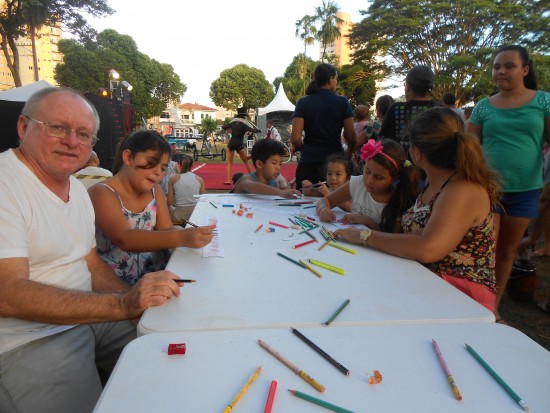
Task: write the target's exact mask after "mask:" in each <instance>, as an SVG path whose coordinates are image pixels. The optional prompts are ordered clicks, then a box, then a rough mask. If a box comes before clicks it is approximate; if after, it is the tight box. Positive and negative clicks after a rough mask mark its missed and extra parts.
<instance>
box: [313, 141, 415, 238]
mask: <svg viewBox="0 0 550 413" xmlns="http://www.w3.org/2000/svg"><path fill="white" fill-rule="evenodd" d="M361 159H362V160H363V161H364V162H365V166H364V168H363V175H360V176H352V177H351V178H350V180H349V182H347V183H346V184H345V185H343V186H341V187H340V188H338V189H336V190H335V191H334V192H333V193H331V194H330V195H328V196H326V197H325V198H324V199H322V200H320V201H319V202H318V203H317V214H318V215H319V218H320V219H321V221H324V222H333V221H335V220H336V214H335V213H334V211H332V208H333V207H335V206H337V205H341V204H342V203H344V202H346V201H349V200H351V204H352V212H351V213H349V214H346V215H344V216H343V217H342V218H341V219H340V222H342V223H344V224H363V225H366V226H368V227H369V228H372V229H376V230H380V231H384V232H398V231H399V229H400V218H401V215H402V214H403V212H404V211H406V210H407V209H408V208H409V207H410V206H411V205H412V204H413V203H414V201H415V199H416V197H417V196H418V193H419V188H420V187H419V179H420V178H419V173H418V170H417V168H416V167H415V166H413V165H412V164H411V163H410V161H408V160H407V156H406V154H405V151H404V149H403V147H402V146H401V145H399V144H398V143H396V142H394V141H393V140H390V139H386V140H382V141H375V140H374V139H369V140H368V142H367V143H365V144H364V145H363V146H362V148H361Z"/></svg>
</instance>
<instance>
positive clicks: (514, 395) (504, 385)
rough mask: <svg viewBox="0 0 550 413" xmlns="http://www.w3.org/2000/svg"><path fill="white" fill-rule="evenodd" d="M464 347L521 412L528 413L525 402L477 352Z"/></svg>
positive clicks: (467, 346) (469, 347)
mask: <svg viewBox="0 0 550 413" xmlns="http://www.w3.org/2000/svg"><path fill="white" fill-rule="evenodd" d="M465 346H466V349H467V350H468V352H469V353H470V354H471V355H472V356H473V357H474V358H475V359H476V360H477V361H478V363H479V364H481V365H482V366H483V368H484V369H485V370H487V372H488V373H489V374H490V375H491V376H492V377H493V379H495V380H496V381H497V382H498V384H500V385H501V387H502V388H503V389H504V390H506V393H508V394H509V395H510V396H511V397H512V399H514V400H515V401H516V402H517V403H518V404H519V405H520V406H521V408H522V409H523V410H525V411H526V412H528V411H529V407H527V404H526V403H525V401H524V400H523V399H522V398H521V397H519V396H518V394H517V393H516V392H515V391H514V390H512V388H511V387H510V386H509V385H508V383H506V382H505V381H504V380H503V379H502V377H500V376H499V375H498V373H497V372H496V371H494V370H493V368H492V367H491V366H489V364H487V362H486V361H485V360H484V359H483V358H482V357H481V356H480V355H479V354H478V353H477V351H475V350H474V349H473V348H472V347H471V346H469V345H468V344H465Z"/></svg>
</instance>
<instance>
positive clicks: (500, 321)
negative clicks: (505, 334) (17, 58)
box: [496, 318, 508, 326]
mask: <svg viewBox="0 0 550 413" xmlns="http://www.w3.org/2000/svg"><path fill="white" fill-rule="evenodd" d="M496 323H497V324H502V325H503V326H507V325H508V322H507V321H506V320H504V319H503V318H497V320H496Z"/></svg>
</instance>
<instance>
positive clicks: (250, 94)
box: [210, 64, 274, 110]
mask: <svg viewBox="0 0 550 413" xmlns="http://www.w3.org/2000/svg"><path fill="white" fill-rule="evenodd" d="M273 96H274V93H273V87H272V86H271V84H270V83H269V82H268V81H267V79H266V78H265V74H264V72H262V71H261V70H260V69H256V68H254V67H249V66H247V65H245V64H239V65H237V66H234V67H232V68H231V69H225V70H224V71H223V72H221V73H220V77H219V78H218V79H216V80H214V81H213V82H212V84H211V85H210V99H212V102H214V103H215V104H216V105H217V106H223V107H225V108H227V109H230V110H236V109H237V108H238V107H240V106H243V107H245V108H259V107H263V106H266V105H267V104H268V103H269V102H271V100H272V99H273Z"/></svg>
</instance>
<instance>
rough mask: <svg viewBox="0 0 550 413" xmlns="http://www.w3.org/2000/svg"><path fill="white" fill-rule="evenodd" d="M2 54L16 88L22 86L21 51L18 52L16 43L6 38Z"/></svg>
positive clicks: (3, 40) (3, 41)
mask: <svg viewBox="0 0 550 413" xmlns="http://www.w3.org/2000/svg"><path fill="white" fill-rule="evenodd" d="M2 52H3V53H4V56H5V57H6V62H7V64H8V69H10V72H11V75H12V77H13V83H14V84H15V87H19V86H22V84H21V75H20V74H19V50H17V45H16V44H15V41H14V40H13V39H6V38H5V37H4V38H3V39H2ZM10 52H11V53H10Z"/></svg>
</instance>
